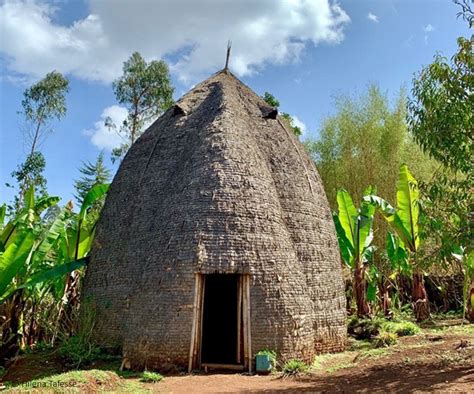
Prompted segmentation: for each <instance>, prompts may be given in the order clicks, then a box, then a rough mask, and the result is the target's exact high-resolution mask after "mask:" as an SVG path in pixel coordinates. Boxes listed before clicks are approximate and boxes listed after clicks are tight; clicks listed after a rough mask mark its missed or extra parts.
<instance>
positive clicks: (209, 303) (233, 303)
mask: <svg viewBox="0 0 474 394" xmlns="http://www.w3.org/2000/svg"><path fill="white" fill-rule="evenodd" d="M239 277H240V275H234V274H211V275H206V276H205V284H204V308H203V315H202V347H201V362H202V363H207V364H239V363H240V360H241V356H240V352H241V349H240V344H241V343H242V341H241V340H239V339H240V338H241V334H242V333H241V332H240V331H241V328H239V327H242V324H241V321H240V320H241V316H242V314H241V310H239V309H241V303H240V302H239V297H241V295H240V293H239V285H240V281H239ZM238 338H239V339H238Z"/></svg>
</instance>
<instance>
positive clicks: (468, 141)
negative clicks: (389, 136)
mask: <svg viewBox="0 0 474 394" xmlns="http://www.w3.org/2000/svg"><path fill="white" fill-rule="evenodd" d="M473 74H474V54H473V52H472V43H471V41H470V39H468V38H463V37H460V38H458V52H457V53H456V54H455V55H454V56H453V58H452V59H451V62H449V61H448V60H447V59H446V58H445V57H442V56H441V55H439V54H437V55H435V57H434V60H433V63H431V64H429V65H428V66H426V67H425V68H423V70H422V71H421V72H420V73H418V74H417V75H416V77H415V78H414V80H413V89H412V97H413V99H412V100H411V101H410V102H409V105H408V108H409V118H408V120H409V123H410V128H411V132H412V134H413V137H414V138H415V140H416V141H417V142H418V143H419V144H420V146H421V147H422V148H423V150H425V151H426V152H428V153H429V154H430V155H432V156H433V157H435V158H436V159H437V160H438V161H440V162H441V163H443V164H444V165H446V166H447V167H449V168H451V169H453V170H454V171H461V172H464V173H468V172H469V171H471V170H472V163H471V158H472V154H473V151H472V146H473V124H474V113H473V111H472V107H473V104H474V101H473V97H474V96H473V94H474V93H473V92H474V78H473V77H472V76H473Z"/></svg>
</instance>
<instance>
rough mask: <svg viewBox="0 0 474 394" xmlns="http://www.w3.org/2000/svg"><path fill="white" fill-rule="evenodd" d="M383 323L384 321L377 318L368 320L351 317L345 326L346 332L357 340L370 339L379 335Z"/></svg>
mask: <svg viewBox="0 0 474 394" xmlns="http://www.w3.org/2000/svg"><path fill="white" fill-rule="evenodd" d="M384 323H385V319H383V318H380V317H377V316H374V317H370V318H359V317H357V316H352V317H351V319H349V322H348V325H347V332H348V333H349V335H351V336H353V337H354V338H356V339H359V340H361V339H371V338H373V337H375V336H376V335H377V334H378V333H379V331H380V329H381V328H382V326H383V325H384Z"/></svg>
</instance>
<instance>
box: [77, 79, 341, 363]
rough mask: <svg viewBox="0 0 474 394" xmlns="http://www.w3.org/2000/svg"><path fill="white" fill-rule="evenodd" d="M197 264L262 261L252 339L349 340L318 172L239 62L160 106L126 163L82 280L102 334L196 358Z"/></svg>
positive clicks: (284, 349) (203, 268) (236, 265)
mask: <svg viewBox="0 0 474 394" xmlns="http://www.w3.org/2000/svg"><path fill="white" fill-rule="evenodd" d="M197 273H200V274H212V273H234V274H250V315H251V319H250V321H251V324H250V331H251V345H252V346H251V349H252V350H251V352H253V353H255V352H256V351H258V350H261V349H264V348H269V349H274V350H276V351H277V353H278V354H279V355H280V356H281V357H282V358H299V359H303V360H306V361H310V360H311V359H312V357H313V356H314V355H315V354H316V353H317V352H321V351H337V350H340V349H342V347H343V346H344V338H345V297H344V289H343V281H342V274H341V267H340V261H339V255H338V247H337V240H336V235H335V230H334V226H333V222H332V218H331V213H330V209H329V205H328V202H327V199H326V196H325V193H324V190H323V186H322V183H321V180H320V178H319V175H318V173H317V171H316V168H315V166H314V164H313V163H312V161H311V160H310V158H309V157H308V156H307V154H306V153H305V150H304V148H303V146H302V145H301V143H300V142H299V141H298V139H297V138H296V137H295V136H294V135H293V134H292V132H291V131H290V130H289V129H288V128H287V127H286V126H285V124H284V123H283V122H282V120H281V119H280V118H279V117H278V116H276V111H275V110H273V108H271V107H269V106H268V105H267V104H266V103H265V102H264V101H263V100H262V99H261V98H260V97H258V96H257V95H256V94H255V93H254V92H252V91H251V90H250V89H249V88H248V87H247V86H245V85H244V84H242V83H241V82H240V81H239V80H238V79H237V78H235V77H234V76H233V75H232V74H231V73H230V72H228V71H221V72H219V73H217V74H215V75H214V76H212V77H211V78H209V79H207V80H206V81H204V82H202V83H201V84H199V85H197V86H196V87H195V88H194V89H192V90H191V91H190V92H189V93H188V94H186V95H185V96H184V97H183V98H182V99H181V100H179V101H178V102H177V104H176V105H175V107H173V108H172V109H170V110H169V111H167V112H166V113H165V114H164V115H163V116H161V117H160V118H159V119H158V120H157V121H156V122H155V123H154V124H153V125H152V126H151V127H150V128H149V129H148V130H147V131H146V132H145V133H144V134H143V136H142V137H141V138H140V139H139V140H138V141H137V142H136V143H135V144H134V145H133V146H132V148H131V149H130V151H129V152H128V154H127V156H126V157H125V159H124V160H123V162H122V164H121V166H120V169H119V171H118V173H117V175H116V176H115V179H114V181H113V183H112V185H111V188H110V191H109V194H108V197H107V200H106V203H105V206H104V209H103V213H102V216H101V219H100V221H99V224H98V227H97V234H96V240H95V245H94V248H93V252H92V254H91V261H90V264H89V267H88V270H87V275H86V280H85V285H84V294H85V295H86V299H89V298H90V299H91V301H92V302H94V303H95V305H96V309H97V326H96V338H98V339H99V340H100V342H102V343H104V344H109V345H118V346H120V347H122V348H123V351H124V354H125V355H126V357H127V358H128V359H129V360H130V362H131V364H132V365H134V366H142V367H143V366H147V367H149V368H151V367H162V366H164V365H165V364H167V365H168V364H173V365H178V366H186V367H187V366H188V360H189V355H190V343H191V337H192V335H193V334H192V333H193V332H194V331H193V330H194V327H193V313H196V312H195V310H194V309H195V308H196V303H195V293H196V291H195V290H196V289H195V283H196V281H195V275H196V274H197ZM193 305H194V306H193Z"/></svg>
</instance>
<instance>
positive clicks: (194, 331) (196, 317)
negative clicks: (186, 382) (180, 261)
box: [188, 274, 200, 373]
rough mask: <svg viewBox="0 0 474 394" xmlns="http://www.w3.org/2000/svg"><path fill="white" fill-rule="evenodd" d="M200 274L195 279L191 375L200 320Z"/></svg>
mask: <svg viewBox="0 0 474 394" xmlns="http://www.w3.org/2000/svg"><path fill="white" fill-rule="evenodd" d="M199 282H200V278H199V274H196V276H195V279H194V302H193V326H192V329H191V346H190V348H189V363H188V373H191V371H192V370H193V366H194V365H193V364H194V361H195V358H194V350H195V347H196V326H197V320H198V298H199V287H200V286H199Z"/></svg>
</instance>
